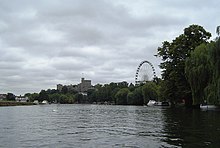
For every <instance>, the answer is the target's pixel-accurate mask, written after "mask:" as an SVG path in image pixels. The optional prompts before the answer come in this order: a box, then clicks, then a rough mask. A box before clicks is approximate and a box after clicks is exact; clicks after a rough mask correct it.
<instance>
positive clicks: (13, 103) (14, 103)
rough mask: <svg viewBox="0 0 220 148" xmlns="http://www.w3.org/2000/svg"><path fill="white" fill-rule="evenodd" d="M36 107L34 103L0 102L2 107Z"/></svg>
mask: <svg viewBox="0 0 220 148" xmlns="http://www.w3.org/2000/svg"><path fill="white" fill-rule="evenodd" d="M21 105H35V104H34V103H33V102H15V101H0V106H21Z"/></svg>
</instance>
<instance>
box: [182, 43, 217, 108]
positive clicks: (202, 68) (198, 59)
mask: <svg viewBox="0 0 220 148" xmlns="http://www.w3.org/2000/svg"><path fill="white" fill-rule="evenodd" d="M209 51H210V46H207V45H205V44H202V45H200V46H199V47H197V48H196V49H195V50H194V51H193V52H192V53H191V56H190V57H189V58H187V60H186V66H185V72H186V76H187V80H188V82H189V84H190V87H191V91H192V98H193V105H198V104H201V103H203V100H204V97H205V91H204V90H205V88H206V87H207V85H208V84H209V83H210V78H211V77H212V76H211V75H212V72H213V67H212V66H211V63H210V62H209V59H210V57H209V55H210V53H209Z"/></svg>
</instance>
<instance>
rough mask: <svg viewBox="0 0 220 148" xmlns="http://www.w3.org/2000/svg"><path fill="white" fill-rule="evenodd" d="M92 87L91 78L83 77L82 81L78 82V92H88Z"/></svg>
mask: <svg viewBox="0 0 220 148" xmlns="http://www.w3.org/2000/svg"><path fill="white" fill-rule="evenodd" d="M91 88H92V84H91V80H85V79H84V78H82V79H81V83H80V84H78V92H87V91H88V90H89V89H91Z"/></svg>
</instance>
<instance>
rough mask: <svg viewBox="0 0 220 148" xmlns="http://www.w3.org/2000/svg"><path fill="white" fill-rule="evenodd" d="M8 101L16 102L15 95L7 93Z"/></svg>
mask: <svg viewBox="0 0 220 148" xmlns="http://www.w3.org/2000/svg"><path fill="white" fill-rule="evenodd" d="M6 100H8V101H15V95H14V94H13V93H7V95H6Z"/></svg>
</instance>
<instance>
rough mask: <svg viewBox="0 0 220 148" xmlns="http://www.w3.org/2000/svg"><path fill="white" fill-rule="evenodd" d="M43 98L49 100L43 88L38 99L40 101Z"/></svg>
mask: <svg viewBox="0 0 220 148" xmlns="http://www.w3.org/2000/svg"><path fill="white" fill-rule="evenodd" d="M43 100H49V95H48V93H47V92H46V91H45V90H41V92H40V93H39V96H38V101H40V102H42V101H43Z"/></svg>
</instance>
